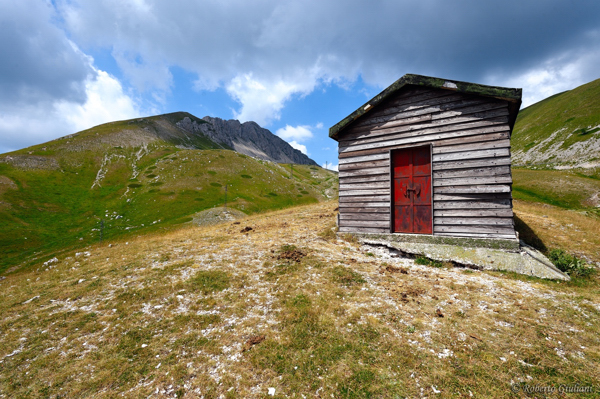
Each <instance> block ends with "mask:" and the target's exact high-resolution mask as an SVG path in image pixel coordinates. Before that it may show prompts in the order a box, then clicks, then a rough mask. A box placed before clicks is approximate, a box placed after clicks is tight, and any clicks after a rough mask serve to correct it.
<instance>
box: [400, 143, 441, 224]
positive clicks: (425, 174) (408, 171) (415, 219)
mask: <svg viewBox="0 0 600 399" xmlns="http://www.w3.org/2000/svg"><path fill="white" fill-rule="evenodd" d="M392 179H393V193H394V195H393V198H392V206H393V218H394V219H393V227H392V231H393V232H395V233H420V234H431V232H432V226H431V225H432V218H431V148H430V147H429V146H426V147H416V148H406V149H401V150H395V151H392Z"/></svg>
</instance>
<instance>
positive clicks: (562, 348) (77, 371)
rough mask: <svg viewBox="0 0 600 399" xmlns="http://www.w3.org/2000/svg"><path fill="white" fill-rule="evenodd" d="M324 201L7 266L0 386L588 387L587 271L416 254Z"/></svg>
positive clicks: (168, 391) (152, 393) (90, 390)
mask: <svg viewBox="0 0 600 399" xmlns="http://www.w3.org/2000/svg"><path fill="white" fill-rule="evenodd" d="M336 206H337V201H332V202H326V203H321V204H315V205H308V206H303V207H295V208H290V209H286V210H281V211H276V212H273V213H266V214H261V215H254V216H250V217H247V218H245V219H241V220H240V222H241V224H233V223H231V222H229V223H224V224H220V225H216V226H211V227H193V226H190V225H188V226H184V227H182V228H181V229H178V230H177V231H174V232H167V233H164V234H162V233H161V234H150V235H144V236H141V237H137V238H136V237H134V238H131V239H128V241H127V242H125V240H111V241H110V242H105V243H104V244H103V245H99V244H94V245H90V246H89V247H87V248H85V250H84V251H81V252H80V253H75V251H71V252H68V253H65V254H63V255H60V256H58V257H57V259H56V260H55V261H52V262H50V263H49V264H46V265H42V264H41V262H40V263H38V264H37V265H35V267H34V268H30V269H28V270H26V271H22V272H18V273H15V274H11V275H9V276H8V277H7V278H6V279H5V280H3V281H0V287H1V289H0V296H1V298H0V315H1V317H0V331H2V333H3V337H4V339H2V340H0V394H1V395H3V396H6V397H53V398H54V397H69V398H71V397H73V398H75V397H76V398H84V397H94V398H112V397H117V396H118V397H126V398H139V397H180V398H197V397H205V398H219V397H225V398H236V397H239V398H266V397H277V398H286V397H298V398H300V397H321V398H329V397H335V398H394V397H410V398H415V397H439V398H449V397H474V398H513V397H515V392H517V394H516V396H517V397H521V396H522V397H529V396H531V395H530V394H527V393H523V391H524V390H525V389H526V386H546V387H554V388H555V389H556V390H558V388H559V387H560V386H561V385H569V386H574V385H575V384H578V385H579V386H583V387H589V386H593V388H594V391H593V392H591V393H590V392H583V393H577V394H574V395H576V397H577V398H592V397H597V389H598V386H597V382H598V381H600V370H599V369H598V367H597V365H598V363H599V362H600V338H599V336H598V330H599V329H600V307H599V306H598V303H600V292H599V291H598V283H599V282H600V281H598V279H597V276H596V277H593V278H592V279H591V280H587V281H576V280H573V281H571V282H552V281H542V280H539V279H535V278H528V277H523V276H517V275H512V274H506V273H495V272H480V271H476V270H470V269H460V268H452V267H448V266H443V267H440V268H437V267H432V266H422V265H418V264H416V263H415V261H414V260H412V259H403V258H392V257H390V255H389V254H388V253H387V252H386V251H385V250H383V249H382V248H381V247H360V246H359V245H358V244H357V243H356V242H354V241H352V240H351V239H346V240H342V239H339V240H338V239H336V238H335V236H334V235H333V234H332V233H333V232H332V227H333V226H334V225H335V222H334V220H335V212H334V208H335V207H336ZM575 223H576V222H575ZM245 227H251V228H252V230H250V231H249V232H242V230H248V229H246V228H245ZM548 227H549V229H550V230H549V234H553V235H558V234H560V231H559V230H557V229H556V228H555V227H552V225H550V226H548ZM109 244H111V245H109ZM519 392H520V393H519ZM270 394H272V396H269V395H270ZM536 395H537V397H545V396H544V395H541V396H540V395H538V394H537V393H536V394H534V395H533V396H536ZM567 396H568V395H567ZM548 397H553V396H552V395H549V396H548Z"/></svg>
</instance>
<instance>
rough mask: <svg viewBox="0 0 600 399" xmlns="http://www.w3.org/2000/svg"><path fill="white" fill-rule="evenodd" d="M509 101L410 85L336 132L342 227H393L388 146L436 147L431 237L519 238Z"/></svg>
mask: <svg viewBox="0 0 600 399" xmlns="http://www.w3.org/2000/svg"><path fill="white" fill-rule="evenodd" d="M508 112H509V111H508V106H507V102H506V101H503V100H498V99H493V98H485V97H480V96H473V95H467V94H462V93H456V92H452V91H448V90H440V89H431V88H421V87H410V88H409V89H406V90H404V91H402V92H400V93H399V94H396V95H394V96H393V97H392V98H390V99H388V100H386V102H385V103H383V104H380V105H379V106H378V107H377V108H376V109H374V110H373V111H372V113H369V114H365V115H364V116H363V117H361V119H360V120H358V121H357V122H355V123H353V124H352V125H350V126H348V128H346V129H345V130H344V131H343V133H341V134H340V137H339V147H338V152H339V195H340V197H339V198H340V199H339V213H340V218H339V231H340V232H359V233H360V232H363V233H389V232H390V231H391V216H390V215H391V210H390V204H391V192H390V189H391V181H390V160H389V152H390V150H393V149H396V148H406V147H413V146H419V145H426V144H431V145H432V176H433V179H432V181H433V219H434V222H433V234H434V235H441V236H460V237H481V238H513V239H514V238H515V231H514V225H513V219H512V217H513V212H512V196H511V187H512V175H511V170H510V132H511V128H510V126H509V122H508Z"/></svg>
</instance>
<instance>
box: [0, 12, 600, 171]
mask: <svg viewBox="0 0 600 399" xmlns="http://www.w3.org/2000/svg"><path fill="white" fill-rule="evenodd" d="M0 54H1V55H0V57H1V58H0V153H4V152H8V151H12V150H16V149H20V148H23V147H27V146H30V145H34V144H39V143H42V142H45V141H48V140H51V139H54V138H57V137H60V136H64V135H66V134H70V133H74V132H77V131H79V130H83V129H86V128H89V127H92V126H94V125H97V124H100V123H104V122H109V121H113V120H120V119H129V118H133V117H138V116H147V115H155V114H159V113H166V112H174V111H187V112H190V113H192V114H194V115H196V116H198V117H203V116H205V115H210V116H216V117H220V118H224V119H239V120H240V121H249V120H253V121H256V122H258V123H259V124H260V125H262V126H264V127H266V128H268V129H270V130H271V131H272V132H273V133H276V134H278V135H279V136H281V137H282V138H283V139H285V140H287V141H288V142H290V143H291V144H292V145H293V146H295V147H296V148H299V149H301V150H302V151H304V152H307V153H308V154H309V155H310V156H311V157H312V158H313V159H315V160H316V161H317V162H319V163H320V164H324V163H325V162H328V163H329V164H334V165H335V163H336V159H337V155H336V142H334V141H332V140H330V139H329V138H328V134H327V131H328V128H329V127H330V126H332V125H334V124H335V123H337V122H338V121H339V120H341V119H342V118H344V117H345V116H346V115H348V114H349V113H351V112H352V111H354V110H355V109H356V108H358V107H359V106H360V105H361V104H363V103H364V102H366V101H367V100H368V99H370V98H371V97H372V96H374V95H376V94H377V93H378V92H380V91H381V90H382V89H384V88H385V87H387V86H388V85H390V84H391V83H392V82H394V81H395V80H396V79H398V78H400V77H401V76H402V75H404V74H406V73H415V74H421V75H430V76H436V77H442V78H447V79H455V80H464V81H470V82H477V83H483V84H489V85H495V86H507V87H521V88H523V91H524V106H527V105H530V104H532V103H534V102H536V101H539V100H541V99H543V98H545V97H547V96H549V95H552V94H555V93H558V92H561V91H564V90H569V89H572V88H574V87H577V86H579V85H581V84H583V83H587V82H589V81H591V80H594V79H598V78H600V67H599V65H600V2H598V1H596V0H594V1H586V0H580V1H567V0H563V1H558V0H539V1H534V0H530V1H528V0H518V1H513V0H503V1H481V0H381V1H378V0H371V1H354V0H330V1H327V0H318V1H313V0H302V1H300V0H298V1H286V0H255V1H249V0H231V1H227V0H203V1H200V0H52V1H50V0H0Z"/></svg>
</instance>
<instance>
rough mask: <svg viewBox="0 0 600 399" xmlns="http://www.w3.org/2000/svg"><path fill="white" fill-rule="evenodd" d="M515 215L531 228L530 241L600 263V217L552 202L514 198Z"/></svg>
mask: <svg viewBox="0 0 600 399" xmlns="http://www.w3.org/2000/svg"><path fill="white" fill-rule="evenodd" d="M514 212H515V215H516V216H517V217H518V218H519V219H521V220H522V221H523V222H525V223H526V225H527V226H528V228H529V229H530V230H531V233H530V241H531V239H533V240H534V241H533V242H532V244H533V245H536V244H537V246H538V247H539V246H540V243H543V245H544V246H545V247H547V249H551V248H564V249H567V250H568V252H570V253H573V254H575V255H578V256H583V257H585V258H587V259H588V260H590V261H593V262H597V263H600V235H599V234H598V232H599V231H600V219H598V218H597V217H596V216H594V215H592V214H590V215H586V214H585V213H582V212H578V211H572V210H565V209H561V208H558V207H554V206H552V205H547V204H542V203H537V202H526V201H519V200H514Z"/></svg>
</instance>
